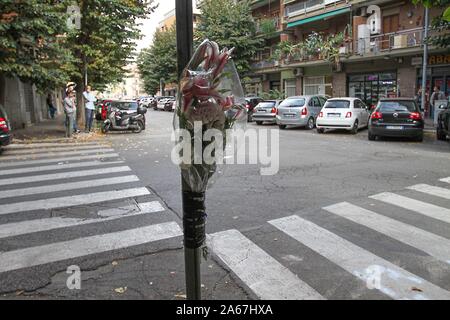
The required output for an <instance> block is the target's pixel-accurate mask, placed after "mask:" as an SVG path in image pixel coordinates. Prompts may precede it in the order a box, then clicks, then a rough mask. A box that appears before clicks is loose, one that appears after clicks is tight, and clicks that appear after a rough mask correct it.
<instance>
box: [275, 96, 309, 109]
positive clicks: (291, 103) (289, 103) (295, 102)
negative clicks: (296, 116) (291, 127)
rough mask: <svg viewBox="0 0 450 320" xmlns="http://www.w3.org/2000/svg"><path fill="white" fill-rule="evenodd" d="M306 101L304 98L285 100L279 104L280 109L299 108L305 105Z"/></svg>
mask: <svg viewBox="0 0 450 320" xmlns="http://www.w3.org/2000/svg"><path fill="white" fill-rule="evenodd" d="M305 102H306V100H305V99H304V98H301V99H287V100H284V101H283V102H282V103H281V104H280V107H291V108H295V107H297V108H299V107H303V106H304V105H305Z"/></svg>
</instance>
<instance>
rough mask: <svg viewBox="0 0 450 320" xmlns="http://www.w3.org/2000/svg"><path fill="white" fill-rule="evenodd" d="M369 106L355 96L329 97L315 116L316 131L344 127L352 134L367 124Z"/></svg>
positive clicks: (321, 131) (320, 131)
mask: <svg viewBox="0 0 450 320" xmlns="http://www.w3.org/2000/svg"><path fill="white" fill-rule="evenodd" d="M369 117H370V111H369V108H368V107H367V106H366V105H365V104H364V102H362V101H361V100H360V99H357V98H334V99H329V100H327V102H326V103H325V105H324V107H323V108H322V110H321V111H320V113H319V116H318V118H317V123H316V126H317V132H318V133H324V132H325V130H326V129H344V130H348V131H351V132H352V133H353V134H356V133H358V130H359V129H361V128H366V127H367V126H368V125H369Z"/></svg>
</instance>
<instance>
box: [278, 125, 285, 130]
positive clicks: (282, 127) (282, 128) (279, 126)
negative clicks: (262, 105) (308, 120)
mask: <svg viewBox="0 0 450 320" xmlns="http://www.w3.org/2000/svg"><path fill="white" fill-rule="evenodd" d="M278 128H280V130H284V129H286V125H285V124H280V125H278Z"/></svg>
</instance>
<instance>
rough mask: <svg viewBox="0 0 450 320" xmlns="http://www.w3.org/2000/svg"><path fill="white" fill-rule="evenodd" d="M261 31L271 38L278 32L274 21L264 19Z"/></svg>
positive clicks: (261, 22) (261, 23) (260, 25)
mask: <svg viewBox="0 0 450 320" xmlns="http://www.w3.org/2000/svg"><path fill="white" fill-rule="evenodd" d="M259 31H260V32H261V33H262V34H264V35H266V36H270V35H272V34H274V33H275V32H276V31H277V28H276V27H275V23H274V19H263V20H261V21H260V23H259Z"/></svg>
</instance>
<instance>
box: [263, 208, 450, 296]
mask: <svg viewBox="0 0 450 320" xmlns="http://www.w3.org/2000/svg"><path fill="white" fill-rule="evenodd" d="M269 223H270V224H272V225H273V226H275V227H276V228H278V229H279V230H281V231H282V232H284V233H286V234H287V235H289V236H290V237H292V238H293V239H295V240H297V241H299V242H300V243H302V244H304V245H305V246H307V247H309V248H311V249H312V250H314V251H315V252H317V253H318V254H320V255H322V256H323V257H325V258H327V259H328V260H330V261H331V262H333V263H335V264H336V265H338V266H339V267H341V268H343V269H344V270H346V271H347V272H349V273H351V274H353V275H354V276H356V277H357V278H359V279H360V280H362V281H365V282H366V283H367V284H368V288H371V286H372V287H373V288H376V289H378V290H380V291H381V292H383V293H384V294H386V295H387V296H389V297H391V298H393V299H412V300H428V299H431V300H443V299H445V300H447V299H450V292H448V291H446V290H444V289H441V288H439V287H437V286H435V285H434V284H431V283H429V282H427V281H425V280H424V279H421V278H419V277H417V276H415V275H413V274H411V273H409V272H408V271H406V270H403V269H401V268H399V267H398V266H396V265H394V264H392V263H390V262H389V261H386V260H384V259H382V258H380V257H378V256H376V255H374V254H372V253H370V252H368V251H366V250H365V249H362V248H360V247H358V246H356V245H354V244H353V243H351V242H349V241H347V240H345V239H343V238H341V237H339V236H337V235H335V234H333V233H331V232H330V231H328V230H326V229H323V228H321V227H319V226H318V225H316V224H314V223H312V222H309V221H307V220H304V219H302V218H300V217H298V216H291V217H287V218H283V219H278V220H273V221H270V222H269ZM374 275H375V277H374ZM377 276H379V277H377ZM414 288H419V289H420V290H421V291H422V292H417V291H416V290H414Z"/></svg>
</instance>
